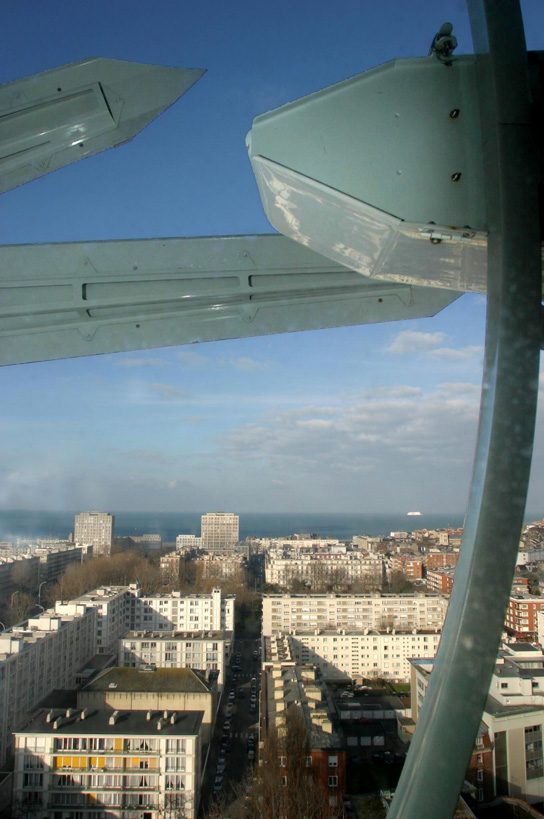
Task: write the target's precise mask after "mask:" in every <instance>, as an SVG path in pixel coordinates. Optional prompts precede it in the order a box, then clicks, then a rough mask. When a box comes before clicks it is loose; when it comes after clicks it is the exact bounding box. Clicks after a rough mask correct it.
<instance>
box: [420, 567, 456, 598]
mask: <svg viewBox="0 0 544 819" xmlns="http://www.w3.org/2000/svg"><path fill="white" fill-rule="evenodd" d="M454 580H455V568H453V567H451V568H444V569H427V577H426V582H427V588H428V589H429V591H430V592H437V593H438V594H451V590H452V589H453V581H454Z"/></svg>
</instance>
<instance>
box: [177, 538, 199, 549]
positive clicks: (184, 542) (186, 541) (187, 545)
mask: <svg viewBox="0 0 544 819" xmlns="http://www.w3.org/2000/svg"><path fill="white" fill-rule="evenodd" d="M201 548H202V538H201V537H199V536H197V535H178V536H177V538H176V550H177V551H178V552H192V551H194V550H197V549H201Z"/></svg>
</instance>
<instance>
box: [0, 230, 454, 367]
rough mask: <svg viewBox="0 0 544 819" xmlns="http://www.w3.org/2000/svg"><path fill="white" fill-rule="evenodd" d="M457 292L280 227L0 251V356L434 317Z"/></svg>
mask: <svg viewBox="0 0 544 819" xmlns="http://www.w3.org/2000/svg"><path fill="white" fill-rule="evenodd" d="M459 295H461V294H460V293H458V292H452V291H446V290H438V289H434V288H425V287H412V286H409V285H403V284H397V283H394V282H379V281H373V280H370V279H368V278H365V277H364V276H361V275H360V274H359V273H355V272H354V271H351V270H347V269H346V268H345V267H344V266H342V265H338V264H335V263H334V262H330V261H329V260H328V259H325V258H324V257H323V256H321V255H319V254H318V253H314V252H313V251H311V250H308V249H307V248H305V247H303V246H302V245H300V244H298V243H296V242H293V241H291V240H290V239H287V238H285V237H283V236H278V235H268V236H226V237H212V238H190V239H145V240H134V241H114V242H81V243H76V244H50V245H13V246H7V247H1V248H0V364H19V363H23V362H29V361H45V360H48V359H54V358H70V357H73V356H83V355H95V354H97V353H112V352H116V351H121V350H138V349H145V348H150V347H164V346H171V345H175V344H189V343H193V342H197V341H216V340H218V339H226V338H241V337H246V336H259V335H267V334H272V333H286V332H293V331H295V330H314V329H321V328H324V327H338V326H343V325H354V324H367V323H372V322H380V321H395V320H398V319H407V318H419V317H422V316H429V315H434V314H435V313H437V312H439V311H440V310H442V309H443V308H444V307H446V306H447V305H448V304H450V303H451V302H452V301H454V300H455V299H456V298H458V297H459Z"/></svg>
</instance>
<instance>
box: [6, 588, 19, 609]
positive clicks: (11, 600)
mask: <svg viewBox="0 0 544 819" xmlns="http://www.w3.org/2000/svg"><path fill="white" fill-rule="evenodd" d="M16 594H21V592H20V591H18V590H17V591H14V592H13V594H12V595H11V598H10V601H9V604H10V606H13V598H14V597H15V595H16Z"/></svg>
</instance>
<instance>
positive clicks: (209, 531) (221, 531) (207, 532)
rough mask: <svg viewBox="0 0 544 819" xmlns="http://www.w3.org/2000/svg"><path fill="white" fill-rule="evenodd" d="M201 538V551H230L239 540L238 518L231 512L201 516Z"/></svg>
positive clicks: (210, 513) (209, 513)
mask: <svg viewBox="0 0 544 819" xmlns="http://www.w3.org/2000/svg"><path fill="white" fill-rule="evenodd" d="M201 538H202V548H203V549H208V550H210V551H215V550H221V549H232V548H233V547H234V546H235V545H236V543H238V541H239V540H240V518H239V517H238V515H233V514H232V513H231V512H208V513H207V514H206V515H202V519H201Z"/></svg>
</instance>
